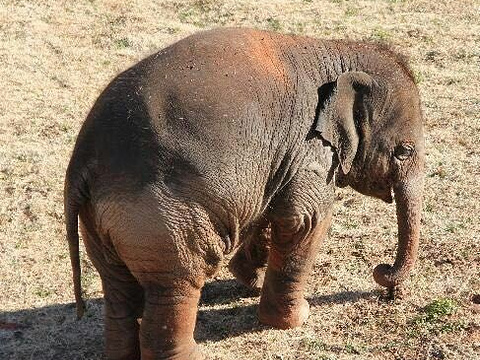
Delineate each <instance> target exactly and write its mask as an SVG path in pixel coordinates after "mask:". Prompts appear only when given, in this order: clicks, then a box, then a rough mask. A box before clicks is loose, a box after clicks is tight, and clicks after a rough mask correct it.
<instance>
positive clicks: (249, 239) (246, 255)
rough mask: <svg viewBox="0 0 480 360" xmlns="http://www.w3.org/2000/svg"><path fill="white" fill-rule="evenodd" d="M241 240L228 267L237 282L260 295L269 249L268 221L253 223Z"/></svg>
mask: <svg viewBox="0 0 480 360" xmlns="http://www.w3.org/2000/svg"><path fill="white" fill-rule="evenodd" d="M242 240H243V243H242V246H241V247H240V248H239V249H238V250H237V252H236V253H235V255H234V256H233V258H232V259H231V260H230V263H229V264H228V269H229V270H230V272H231V273H232V274H233V275H234V276H235V278H236V279H237V280H238V282H240V283H241V284H242V285H244V286H246V287H247V288H249V289H250V290H252V291H254V292H255V293H256V294H258V295H260V291H261V289H262V286H263V281H264V278H265V270H266V268H267V262H268V252H269V249H270V228H269V226H268V223H267V222H263V223H261V224H255V225H253V226H252V227H251V228H250V229H249V230H248V231H247V232H246V233H245V235H244V239H242Z"/></svg>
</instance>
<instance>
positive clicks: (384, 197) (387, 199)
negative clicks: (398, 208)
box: [380, 188, 393, 204]
mask: <svg viewBox="0 0 480 360" xmlns="http://www.w3.org/2000/svg"><path fill="white" fill-rule="evenodd" d="M380 199H381V200H383V201H385V202H386V203H388V204H391V203H393V189H392V188H388V189H387V191H386V192H385V193H384V194H382V195H381V196H380Z"/></svg>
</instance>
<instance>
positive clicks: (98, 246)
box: [80, 211, 144, 360]
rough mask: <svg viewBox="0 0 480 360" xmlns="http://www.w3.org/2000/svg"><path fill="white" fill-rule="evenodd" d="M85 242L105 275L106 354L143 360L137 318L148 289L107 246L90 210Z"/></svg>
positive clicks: (113, 359) (115, 359)
mask: <svg viewBox="0 0 480 360" xmlns="http://www.w3.org/2000/svg"><path fill="white" fill-rule="evenodd" d="M80 218H81V232H82V235H83V239H84V243H85V246H86V249H87V252H88V254H89V257H90V259H91V260H92V263H93V265H94V266H95V268H96V269H97V271H98V273H99V274H100V277H101V279H102V287H103V292H104V300H105V333H104V334H105V355H106V357H107V359H109V360H127V359H128V360H139V359H140V341H139V325H138V321H137V318H139V317H141V314H142V311H143V302H144V291H143V288H142V287H141V286H140V284H139V283H138V281H137V280H136V279H135V277H133V275H132V274H131V272H130V271H129V269H128V268H127V267H126V266H125V264H124V263H123V262H122V261H121V260H120V259H119V258H118V256H117V255H116V253H115V252H114V251H113V250H112V249H110V248H108V247H107V246H105V243H104V242H103V241H102V239H101V237H100V236H99V234H98V233H97V231H96V227H95V224H94V222H93V217H92V216H91V213H89V212H88V211H83V212H81V214H80Z"/></svg>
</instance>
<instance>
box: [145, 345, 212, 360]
mask: <svg viewBox="0 0 480 360" xmlns="http://www.w3.org/2000/svg"><path fill="white" fill-rule="evenodd" d="M160 359H161V360H204V359H205V357H204V356H203V355H202V353H201V351H200V349H199V347H198V345H197V344H193V345H191V344H189V345H178V346H176V347H175V348H173V349H171V350H169V351H166V352H163V353H162V354H157V353H155V352H153V351H149V350H148V349H142V360H160Z"/></svg>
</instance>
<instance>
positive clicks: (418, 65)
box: [0, 0, 480, 360]
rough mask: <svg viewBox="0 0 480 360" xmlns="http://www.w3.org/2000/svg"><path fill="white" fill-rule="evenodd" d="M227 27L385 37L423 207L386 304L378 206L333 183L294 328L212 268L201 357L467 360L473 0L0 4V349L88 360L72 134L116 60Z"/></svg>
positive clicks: (17, 355)
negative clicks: (410, 120)
mask: <svg viewBox="0 0 480 360" xmlns="http://www.w3.org/2000/svg"><path fill="white" fill-rule="evenodd" d="M227 25H234V26H252V27H258V28H266V29H273V30H277V31H281V32H294V33H301V34H306V35H312V36H316V37H323V38H345V37H348V38H352V39H367V40H369V39H370V40H380V41H388V42H390V43H392V44H393V45H394V46H396V47H397V48H399V49H402V51H403V52H404V53H406V54H407V55H409V56H410V57H411V64H412V67H413V69H414V71H415V74H416V77H417V80H418V82H419V86H420V89H421V93H422V96H423V104H424V112H425V128H426V143H427V160H428V166H427V182H426V200H425V205H424V218H423V229H422V242H421V249H420V255H419V261H418V264H417V267H416V269H415V271H414V272H413V274H412V276H411V278H410V279H409V280H408V281H407V283H406V288H407V291H406V293H405V294H404V296H403V298H402V299H401V300H396V301H394V302H388V301H386V299H385V294H384V292H383V290H382V289H380V288H379V287H378V286H377V285H375V283H374V281H373V280H372V275H371V273H372V269H373V267H374V266H375V265H376V264H378V263H380V262H385V261H387V262H391V261H392V259H393V256H394V253H395V246H396V220H395V216H394V209H393V207H392V206H389V205H387V204H383V203H381V202H380V201H377V200H374V199H370V198H366V197H363V196H361V195H358V194H356V193H354V192H353V191H351V190H341V191H338V196H337V197H338V201H337V205H336V216H335V220H334V224H333V227H332V229H331V231H330V236H329V237H328V239H327V240H326V242H325V244H324V246H323V249H322V251H321V253H320V254H319V256H318V259H317V261H316V265H315V270H314V274H313V276H312V277H311V279H310V282H309V286H308V298H309V299H310V303H311V305H312V309H311V310H312V311H311V316H310V318H309V320H308V321H307V323H306V324H305V325H304V326H303V327H301V328H299V329H294V330H288V331H280V330H272V329H269V328H266V327H263V326H261V325H259V324H258V322H257V320H256V315H255V314H256V304H257V302H258V299H257V298H253V297H249V296H248V294H246V293H245V292H244V291H243V290H242V289H241V288H240V287H239V286H237V285H236V283H235V282H234V281H233V280H232V278H231V276H230V275H229V274H228V272H227V271H222V272H221V273H220V274H219V275H218V277H217V278H216V279H215V280H214V281H212V282H211V283H209V284H208V286H207V288H206V289H205V291H204V296H203V300H202V303H201V306H200V313H199V319H198V324H197V331H196V338H197V340H198V341H199V343H200V346H201V348H202V351H203V352H204V353H205V354H206V355H207V357H208V358H210V359H227V360H228V359H244V358H249V359H252V360H253V359H478V358H480V305H478V304H475V302H478V298H475V297H474V295H477V296H478V294H480V241H479V240H480V221H479V219H480V216H479V214H480V204H479V202H480V181H479V177H477V176H479V175H480V150H479V149H480V115H479V114H480V81H479V66H480V2H479V1H478V0H459V1H447V0H436V1H432V0H411V1H407V0H403V1H402V0H378V1H373V0H363V1H360V0H351V1H347V0H345V1H344V0H331V1H314V0H303V1H302V0H292V1H287V0H280V1H271V0H268V1H262V2H258V3H257V2H256V1H253V0H189V1H158V0H153V1H152V0H136V1H131V2H121V1H114V0H105V1H100V0H78V1H59V0H55V1H47V0H30V1H26V0H25V1H22V0H0V64H1V66H0V99H1V100H0V198H1V200H0V229H1V230H0V358H1V359H102V349H103V343H102V335H101V334H102V326H103V322H102V319H101V317H102V300H101V297H102V291H101V287H100V282H99V278H98V276H97V274H96V272H95V271H94V269H93V268H92V266H91V264H90V263H89V261H88V259H86V258H85V257H84V258H83V261H82V266H83V270H84V276H83V284H84V285H83V286H84V290H85V295H86V298H87V299H89V300H88V303H89V308H88V312H87V316H86V317H84V318H83V319H82V320H81V321H78V322H77V321H75V319H74V315H75V312H74V308H73V305H72V304H71V302H72V300H73V292H72V285H71V275H70V266H69V260H68V252H67V246H66V243H65V240H64V235H65V233H64V227H63V210H62V188H63V177H64V173H65V168H66V164H67V161H68V159H69V154H70V153H71V150H72V147H73V144H74V141H75V137H76V134H77V132H78V130H79V128H80V125H81V123H82V120H83V119H84V117H85V115H86V114H87V112H88V110H89V108H90V106H91V105H92V104H93V101H94V100H95V98H96V97H97V96H98V94H99V92H100V91H101V89H102V88H103V87H104V86H105V85H106V84H107V83H108V81H109V80H110V79H111V78H112V77H113V76H114V75H115V74H116V73H118V72H119V71H120V70H123V69H126V68H127V67H128V66H130V65H132V64H133V63H135V62H136V61H138V60H139V59H141V58H143V57H144V56H146V55H147V54H150V53H152V52H154V51H155V50H157V49H159V48H162V47H164V46H166V45H167V44H170V43H172V42H174V41H175V40H178V39H180V38H183V37H185V36H186V35H187V34H190V33H193V32H195V31H197V30H199V29H204V28H211V27H217V26H227ZM474 300H476V301H474Z"/></svg>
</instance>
